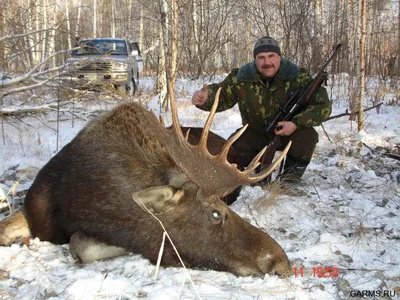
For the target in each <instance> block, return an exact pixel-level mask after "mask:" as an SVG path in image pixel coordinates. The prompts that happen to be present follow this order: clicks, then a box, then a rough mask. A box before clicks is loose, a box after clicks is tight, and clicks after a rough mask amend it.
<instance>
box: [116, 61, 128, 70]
mask: <svg viewBox="0 0 400 300" xmlns="http://www.w3.org/2000/svg"><path fill="white" fill-rule="evenodd" d="M113 68H114V69H116V70H127V69H128V64H126V63H123V62H116V63H113Z"/></svg>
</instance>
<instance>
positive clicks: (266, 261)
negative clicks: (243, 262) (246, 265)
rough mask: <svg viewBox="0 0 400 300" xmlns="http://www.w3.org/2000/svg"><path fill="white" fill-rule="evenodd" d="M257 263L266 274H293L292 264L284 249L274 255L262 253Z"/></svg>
mask: <svg viewBox="0 0 400 300" xmlns="http://www.w3.org/2000/svg"><path fill="white" fill-rule="evenodd" d="M256 263H257V266H258V268H259V269H260V270H262V271H263V273H264V274H276V275H279V276H290V275H292V274H293V269H292V265H291V264H290V262H289V259H288V258H287V256H286V254H285V252H284V251H283V250H282V251H279V253H275V254H274V255H272V256H271V255H262V256H260V257H259V258H258V259H257V261H256Z"/></svg>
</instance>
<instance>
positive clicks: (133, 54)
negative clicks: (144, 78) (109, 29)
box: [66, 38, 142, 95]
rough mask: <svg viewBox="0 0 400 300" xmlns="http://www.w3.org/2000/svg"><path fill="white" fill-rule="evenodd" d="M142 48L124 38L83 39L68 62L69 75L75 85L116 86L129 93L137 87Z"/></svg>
mask: <svg viewBox="0 0 400 300" xmlns="http://www.w3.org/2000/svg"><path fill="white" fill-rule="evenodd" d="M138 61H139V64H140V63H141V61H142V60H141V56H140V51H139V47H138V45H137V43H130V42H128V40H126V39H123V38H88V39H81V40H80V41H79V43H78V45H77V46H76V47H75V49H74V50H73V51H72V52H71V57H69V58H68V59H67V61H66V77H67V79H68V80H69V82H70V83H72V85H73V87H76V88H86V89H91V88H95V87H96V86H113V87H114V88H115V89H118V90H122V91H123V92H125V93H127V94H128V95H133V94H134V93H135V92H136V90H137V84H138V81H139V68H138Z"/></svg>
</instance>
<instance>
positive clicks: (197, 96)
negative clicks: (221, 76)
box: [192, 84, 208, 106]
mask: <svg viewBox="0 0 400 300" xmlns="http://www.w3.org/2000/svg"><path fill="white" fill-rule="evenodd" d="M207 99H208V94H207V84H204V86H203V89H201V90H200V91H196V92H195V93H194V94H193V96H192V103H193V104H194V105H197V106H202V105H203V104H204V103H206V102H207Z"/></svg>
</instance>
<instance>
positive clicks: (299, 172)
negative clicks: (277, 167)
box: [281, 155, 309, 183]
mask: <svg viewBox="0 0 400 300" xmlns="http://www.w3.org/2000/svg"><path fill="white" fill-rule="evenodd" d="M308 163H309V162H308V161H304V160H301V159H295V158H293V157H291V156H289V155H288V156H287V157H286V161H285V166H284V168H283V172H282V174H281V180H283V181H285V182H291V183H297V182H299V181H300V178H301V176H303V174H304V172H305V171H306V169H307V166H308Z"/></svg>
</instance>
